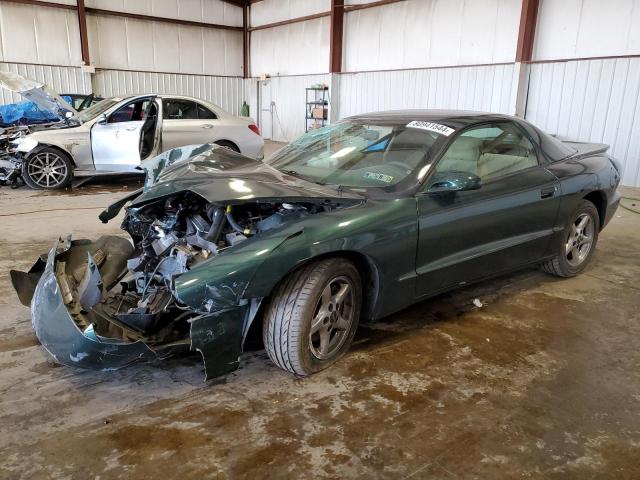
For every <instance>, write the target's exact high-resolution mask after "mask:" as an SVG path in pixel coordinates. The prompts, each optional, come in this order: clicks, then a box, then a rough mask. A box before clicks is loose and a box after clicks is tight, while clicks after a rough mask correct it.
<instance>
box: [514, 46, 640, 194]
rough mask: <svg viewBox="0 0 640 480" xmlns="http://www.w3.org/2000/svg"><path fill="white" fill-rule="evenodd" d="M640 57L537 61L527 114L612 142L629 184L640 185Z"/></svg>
mask: <svg viewBox="0 0 640 480" xmlns="http://www.w3.org/2000/svg"><path fill="white" fill-rule="evenodd" d="M638 97H640V58H622V59H610V60H583V61H573V62H557V63H543V64H534V65H532V66H531V81H530V85H529V97H528V103H527V112H526V118H527V119H528V120H529V121H531V122H532V123H534V124H535V125H537V126H538V127H540V128H541V129H543V130H545V131H547V132H548V133H551V134H556V135H559V136H561V137H566V138H570V139H574V140H579V141H585V142H597V143H606V144H608V145H609V146H610V150H609V153H610V154H611V155H612V156H613V157H615V158H616V159H617V160H619V161H620V162H621V163H622V164H623V167H624V168H623V176H622V183H623V185H631V186H640V102H639V101H638Z"/></svg>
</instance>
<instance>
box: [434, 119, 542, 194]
mask: <svg viewBox="0 0 640 480" xmlns="http://www.w3.org/2000/svg"><path fill="white" fill-rule="evenodd" d="M536 165H538V158H537V155H536V152H535V148H534V147H533V144H532V143H531V142H530V141H529V139H528V138H527V137H526V135H524V133H522V131H521V130H520V129H519V128H518V127H516V126H515V125H514V124H513V123H511V122H504V123H498V124H493V125H483V126H479V127H475V128H471V129H469V130H467V131H465V132H464V133H462V134H461V135H459V136H458V137H457V138H456V139H455V140H454V141H453V143H452V144H451V145H450V146H449V148H448V149H447V151H446V152H445V154H444V155H443V156H442V158H441V159H440V161H439V162H438V165H437V166H436V172H438V173H443V172H453V171H455V172H469V173H473V174H474V175H477V176H479V177H480V178H481V179H482V181H483V182H486V181H489V180H493V179H495V178H499V177H501V176H503V175H508V174H511V173H513V172H517V171H519V170H524V169H525V168H529V167H533V166H536Z"/></svg>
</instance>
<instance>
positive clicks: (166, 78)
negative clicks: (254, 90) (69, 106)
mask: <svg viewBox="0 0 640 480" xmlns="http://www.w3.org/2000/svg"><path fill="white" fill-rule="evenodd" d="M96 87H97V92H96V93H97V94H98V95H101V96H105V97H111V96H119V95H134V94H139V93H140V94H143V93H166V94H176V95H187V96H191V97H196V98H202V99H203V100H207V101H209V102H211V103H213V104H215V105H219V106H220V107H222V108H223V109H225V110H226V111H228V112H229V113H232V114H234V115H238V114H239V113H240V107H241V106H242V102H243V101H244V100H245V99H246V98H247V97H246V93H245V92H246V89H245V81H244V79H242V78H237V77H216V76H207V75H181V74H169V73H155V72H130V71H118V70H98V71H97V72H96Z"/></svg>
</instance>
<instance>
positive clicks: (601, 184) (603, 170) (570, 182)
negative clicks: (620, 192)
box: [547, 154, 620, 234]
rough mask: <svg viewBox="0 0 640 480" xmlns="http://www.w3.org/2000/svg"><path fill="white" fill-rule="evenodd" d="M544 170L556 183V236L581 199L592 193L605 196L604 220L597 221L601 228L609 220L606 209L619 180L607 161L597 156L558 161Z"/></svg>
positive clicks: (610, 203)
mask: <svg viewBox="0 0 640 480" xmlns="http://www.w3.org/2000/svg"><path fill="white" fill-rule="evenodd" d="M547 169H548V170H549V171H550V172H551V173H553V174H554V175H555V176H556V177H557V178H558V180H559V181H560V192H561V202H560V209H559V212H558V218H557V221H556V231H557V232H558V234H559V232H562V231H564V228H565V227H566V225H567V223H568V222H569V218H570V217H571V215H572V214H573V212H574V211H575V210H576V209H577V208H578V206H579V205H580V203H581V202H582V201H583V199H584V198H585V197H586V196H587V195H589V194H590V193H591V192H595V191H597V192H602V193H603V194H604V196H605V218H601V226H604V224H605V223H606V219H607V218H609V215H607V213H608V212H607V209H608V208H611V205H612V203H613V202H615V199H616V188H617V186H618V182H619V180H620V177H619V174H618V172H617V170H616V169H615V167H614V166H613V164H612V163H611V161H610V160H609V157H607V156H606V155H603V154H600V155H595V156H587V157H581V158H572V159H568V160H561V161H558V162H554V163H550V164H549V165H547Z"/></svg>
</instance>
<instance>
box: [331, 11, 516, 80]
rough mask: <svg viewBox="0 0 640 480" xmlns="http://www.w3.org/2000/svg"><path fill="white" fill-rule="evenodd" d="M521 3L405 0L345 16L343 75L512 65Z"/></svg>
mask: <svg viewBox="0 0 640 480" xmlns="http://www.w3.org/2000/svg"><path fill="white" fill-rule="evenodd" d="M519 19H520V1H518V0H482V1H480V0H475V1H465V0H407V1H405V2H399V3H394V4H390V5H386V6H382V7H376V8H368V9H363V10H356V11H354V12H350V13H347V14H346V15H345V30H344V55H343V70H344V71H360V70H381V69H394V68H395V69H406V68H416V67H431V66H449V65H465V64H467V65H468V64H480V63H502V62H512V61H513V60H514V58H515V53H516V44H517V42H516V40H517V37H518V25H519Z"/></svg>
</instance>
